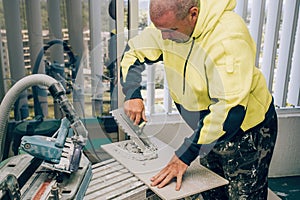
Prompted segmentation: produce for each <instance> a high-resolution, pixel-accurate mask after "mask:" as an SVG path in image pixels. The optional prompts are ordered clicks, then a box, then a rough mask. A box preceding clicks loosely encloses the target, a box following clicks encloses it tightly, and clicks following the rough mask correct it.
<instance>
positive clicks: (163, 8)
mask: <svg viewBox="0 0 300 200" xmlns="http://www.w3.org/2000/svg"><path fill="white" fill-rule="evenodd" d="M198 6H199V0H150V15H151V17H153V18H154V19H157V18H160V17H161V16H162V15H163V14H164V13H165V12H168V11H171V12H174V14H175V16H176V18H177V19H179V20H181V19H184V18H185V17H186V16H187V15H188V13H189V10H190V9H191V8H192V7H198Z"/></svg>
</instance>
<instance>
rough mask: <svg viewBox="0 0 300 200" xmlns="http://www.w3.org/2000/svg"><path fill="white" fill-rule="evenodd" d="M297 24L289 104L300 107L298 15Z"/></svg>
mask: <svg viewBox="0 0 300 200" xmlns="http://www.w3.org/2000/svg"><path fill="white" fill-rule="evenodd" d="M297 24H298V26H297V27H298V28H297V32H296V39H295V40H296V41H295V47H294V54H293V63H292V69H291V80H290V84H289V89H288V103H290V104H292V105H294V106H300V81H299V80H300V57H299V55H300V15H298V23H297Z"/></svg>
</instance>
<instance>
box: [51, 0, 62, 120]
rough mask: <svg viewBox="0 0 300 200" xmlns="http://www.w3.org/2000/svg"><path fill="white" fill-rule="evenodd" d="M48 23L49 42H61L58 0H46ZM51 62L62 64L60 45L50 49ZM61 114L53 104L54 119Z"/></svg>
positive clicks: (56, 105)
mask: <svg viewBox="0 0 300 200" xmlns="http://www.w3.org/2000/svg"><path fill="white" fill-rule="evenodd" d="M47 9H48V22H49V37H50V40H54V39H59V40H63V34H62V25H61V12H60V0H47ZM50 57H51V62H52V63H53V62H56V63H59V64H62V65H63V64H64V51H63V47H62V46H61V45H54V46H52V47H51V48H50ZM62 116H63V113H62V111H61V110H60V108H59V105H58V103H57V102H54V117H55V118H56V119H60V118H62Z"/></svg>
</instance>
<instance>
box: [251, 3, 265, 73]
mask: <svg viewBox="0 0 300 200" xmlns="http://www.w3.org/2000/svg"><path fill="white" fill-rule="evenodd" d="M265 5H266V0H253V3H252V13H251V21H250V32H251V35H252V37H253V39H254V41H255V42H256V61H255V65H256V66H257V67H259V58H260V49H261V38H262V31H263V25H264V16H265Z"/></svg>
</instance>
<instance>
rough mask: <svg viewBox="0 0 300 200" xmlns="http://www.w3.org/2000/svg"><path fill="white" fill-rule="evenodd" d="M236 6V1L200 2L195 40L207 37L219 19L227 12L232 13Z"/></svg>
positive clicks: (193, 35) (203, 0)
mask: <svg viewBox="0 0 300 200" xmlns="http://www.w3.org/2000/svg"><path fill="white" fill-rule="evenodd" d="M235 6H236V0H200V9H199V10H200V11H199V16H198V21H197V24H196V27H195V30H194V32H193V34H192V37H193V38H199V37H201V36H202V35H206V33H208V32H209V31H211V30H212V29H213V28H214V27H215V26H216V24H217V22H218V20H219V18H220V17H221V16H222V14H223V13H224V12H226V11H232V10H233V9H234V8H235Z"/></svg>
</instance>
